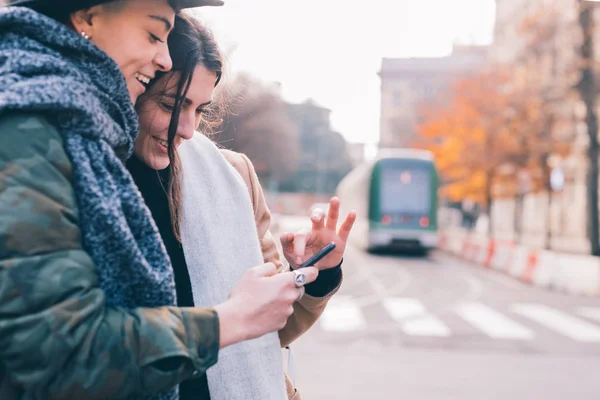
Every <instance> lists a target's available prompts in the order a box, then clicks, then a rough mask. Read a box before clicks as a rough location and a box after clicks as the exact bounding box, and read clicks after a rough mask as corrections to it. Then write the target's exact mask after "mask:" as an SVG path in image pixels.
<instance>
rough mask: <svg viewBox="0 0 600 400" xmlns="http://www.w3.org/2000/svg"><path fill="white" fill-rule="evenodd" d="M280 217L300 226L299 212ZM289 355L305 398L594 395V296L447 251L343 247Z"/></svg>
mask: <svg viewBox="0 0 600 400" xmlns="http://www.w3.org/2000/svg"><path fill="white" fill-rule="evenodd" d="M279 223H280V225H279V230H280V231H284V230H295V229H297V228H298V220H297V218H296V219H295V218H288V219H286V218H283V219H280V220H279ZM293 357H294V359H295V363H294V365H295V373H294V376H295V379H296V384H297V386H298V388H299V389H300V390H301V392H302V395H303V398H304V399H305V400H325V399H420V400H434V399H465V400H475V399H477V400H481V399H485V400H496V399H498V400H499V399H511V400H521V399H522V400H531V399H544V400H554V399H556V400H558V399H561V400H563V399H569V400H572V399H590V400H591V399H594V400H596V399H599V398H600V379H599V378H598V374H599V373H600V299H599V298H585V297H574V296H567V295H563V294H560V293H554V292H547V291H544V290H541V289H538V288H534V287H530V286H527V285H524V284H522V283H520V282H518V281H515V280H513V279H511V278H509V277H507V276H504V275H501V274H499V273H497V272H494V271H489V270H485V269H482V268H480V267H476V266H473V265H470V264H468V263H464V262H462V261H461V260H459V259H456V258H452V257H450V256H447V255H445V254H443V253H434V254H432V255H430V256H429V257H428V258H418V257H410V256H399V255H371V254H366V253H363V252H362V251H360V250H358V249H355V248H349V249H348V250H347V254H346V256H345V261H344V283H343V286H342V288H341V290H340V291H339V293H338V294H336V296H335V297H334V298H333V299H332V300H331V301H330V304H329V306H328V308H327V310H326V312H325V313H324V314H323V316H322V317H321V319H320V320H319V321H318V322H317V324H316V325H315V326H314V327H313V328H312V329H311V330H310V331H309V332H308V333H306V334H305V335H304V336H303V337H301V338H300V339H299V340H298V341H297V342H296V343H294V345H293Z"/></svg>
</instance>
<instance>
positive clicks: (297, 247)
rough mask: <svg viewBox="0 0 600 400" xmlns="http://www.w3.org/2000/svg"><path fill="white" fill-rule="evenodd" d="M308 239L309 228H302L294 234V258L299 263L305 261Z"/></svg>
mask: <svg viewBox="0 0 600 400" xmlns="http://www.w3.org/2000/svg"><path fill="white" fill-rule="evenodd" d="M307 240H308V230H306V229H301V230H299V231H298V233H296V234H295V235H294V258H295V260H296V263H297V264H302V261H304V253H305V252H306V241H307Z"/></svg>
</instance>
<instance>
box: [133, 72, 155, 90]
mask: <svg viewBox="0 0 600 400" xmlns="http://www.w3.org/2000/svg"><path fill="white" fill-rule="evenodd" d="M134 76H135V79H137V81H138V82H139V83H141V84H142V85H144V87H148V84H149V83H150V81H151V80H152V78H150V77H149V76H146V75H144V74H140V73H139V72H136V73H135V75H134Z"/></svg>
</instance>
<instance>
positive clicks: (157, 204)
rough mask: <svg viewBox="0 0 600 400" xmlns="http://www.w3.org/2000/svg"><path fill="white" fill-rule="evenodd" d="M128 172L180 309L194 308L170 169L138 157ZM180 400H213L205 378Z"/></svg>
mask: <svg viewBox="0 0 600 400" xmlns="http://www.w3.org/2000/svg"><path fill="white" fill-rule="evenodd" d="M127 168H128V169H129V172H130V173H131V175H132V176H133V180H134V181H135V183H136V185H137V186H138V188H139V189H140V192H141V194H142V196H143V198H144V201H145V202H146V204H147V205H148V208H149V209H150V211H151V213H152V218H154V221H155V222H156V225H157V227H158V230H159V232H160V236H161V237H162V240H163V242H164V244H165V247H166V249H167V253H168V254H169V258H170V259H171V263H172V265H173V273H174V275H175V290H176V292H177V305H178V306H179V307H193V306H194V298H193V296H192V284H191V282H190V275H189V273H188V269H187V264H186V262H185V256H184V253H183V247H182V246H181V243H180V242H179V241H178V240H177V239H176V238H175V235H174V233H173V225H172V224H171V213H170V210H169V198H168V196H167V193H168V189H169V176H170V171H169V168H167V169H164V170H160V171H156V170H154V169H152V168H150V167H148V166H147V165H146V164H144V163H143V162H142V161H140V160H139V159H138V158H137V157H135V156H133V157H131V158H130V159H129V160H128V161H127ZM341 279H342V271H341V264H340V265H339V266H337V267H335V268H331V269H328V270H325V271H321V272H320V273H319V277H318V279H317V280H316V281H314V282H313V283H310V284H308V285H306V286H305V289H306V293H307V294H309V295H311V296H313V297H323V296H325V295H327V294H328V293H330V292H331V291H332V290H333V289H335V288H336V287H337V286H338V285H339V284H340V281H341ZM179 398H180V400H210V393H209V391H208V381H207V379H206V374H203V375H202V376H201V377H200V378H198V379H194V380H188V381H184V382H182V383H181V385H180V386H179Z"/></svg>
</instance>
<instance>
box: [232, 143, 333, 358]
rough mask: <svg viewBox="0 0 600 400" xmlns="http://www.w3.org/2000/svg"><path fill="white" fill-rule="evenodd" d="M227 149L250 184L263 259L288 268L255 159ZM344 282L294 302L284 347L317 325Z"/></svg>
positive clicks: (281, 334)
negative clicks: (254, 162) (275, 236)
mask: <svg viewBox="0 0 600 400" xmlns="http://www.w3.org/2000/svg"><path fill="white" fill-rule="evenodd" d="M225 152H226V154H225V156H226V158H228V160H229V161H230V163H231V164H232V165H233V166H234V167H235V168H236V169H237V170H238V172H239V173H240V174H241V175H242V178H244V181H245V182H246V185H247V186H248V190H249V192H250V197H251V199H252V205H253V207H254V218H255V220H256V229H257V231H258V237H259V239H260V245H261V249H262V252H263V258H264V261H265V262H272V263H274V264H275V265H276V266H277V267H278V268H279V269H281V271H288V270H289V266H287V263H286V265H284V263H283V262H282V260H281V257H280V254H279V250H278V248H277V245H276V243H275V239H274V238H273V235H272V234H271V232H270V230H269V227H270V225H271V212H270V211H269V207H268V206H267V201H266V199H265V195H264V192H263V190H262V186H261V185H260V181H259V180H258V176H257V175H256V171H255V170H254V166H253V165H252V162H251V161H250V159H248V157H247V156H245V155H244V154H241V153H234V152H230V151H225ZM341 283H342V281H341V279H340V282H339V284H338V285H337V286H336V287H335V288H334V289H333V290H331V292H329V293H327V294H326V295H325V296H323V297H313V296H310V295H308V294H305V295H304V296H303V297H302V299H300V301H298V302H296V303H294V313H293V314H292V315H291V316H290V318H289V319H288V321H287V324H286V325H285V327H284V328H283V329H281V330H280V331H279V339H280V341H281V347H285V346H287V345H289V344H290V343H292V342H293V341H294V340H296V339H297V338H298V337H300V336H301V335H302V334H304V332H306V331H308V329H310V327H311V326H313V325H314V323H315V322H316V321H317V320H318V319H319V317H320V316H321V314H323V311H324V310H325V306H326V305H327V303H328V302H329V299H330V298H331V296H333V295H334V294H335V293H336V292H337V291H338V290H339V288H340V286H341Z"/></svg>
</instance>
